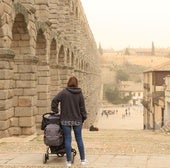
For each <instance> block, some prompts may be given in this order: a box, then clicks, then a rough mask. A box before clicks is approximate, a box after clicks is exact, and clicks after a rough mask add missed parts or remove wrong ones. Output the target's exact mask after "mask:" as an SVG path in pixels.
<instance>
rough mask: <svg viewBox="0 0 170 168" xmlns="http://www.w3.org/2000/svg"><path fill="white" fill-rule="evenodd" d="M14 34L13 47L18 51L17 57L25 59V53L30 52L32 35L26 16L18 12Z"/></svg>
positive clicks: (13, 29)
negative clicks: (30, 34) (29, 31)
mask: <svg viewBox="0 0 170 168" xmlns="http://www.w3.org/2000/svg"><path fill="white" fill-rule="evenodd" d="M12 36H13V38H12V43H11V48H12V49H13V50H14V51H15V53H16V57H15V59H24V57H25V55H28V54H30V48H29V47H30V46H29V40H30V36H29V33H28V29H27V24H26V22H25V19H24V16H23V15H22V14H20V13H18V14H17V15H16V17H15V20H14V24H13V28H12Z"/></svg>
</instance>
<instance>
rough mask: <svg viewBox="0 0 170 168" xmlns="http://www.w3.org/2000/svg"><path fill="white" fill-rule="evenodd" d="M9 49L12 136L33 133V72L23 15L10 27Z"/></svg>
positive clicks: (18, 16) (18, 15)
mask: <svg viewBox="0 0 170 168" xmlns="http://www.w3.org/2000/svg"><path fill="white" fill-rule="evenodd" d="M12 37H13V38H12V42H11V49H12V50H13V51H14V52H15V58H14V81H13V86H14V100H15V101H13V102H14V118H13V120H15V121H18V122H15V124H14V123H11V124H12V125H11V127H13V130H15V131H14V132H13V134H14V135H20V134H32V133H33V132H35V118H34V114H33V111H34V98H35V93H34V92H33V90H34V89H35V70H34V68H33V65H32V62H31V59H30V53H31V50H30V36H29V33H28V29H27V23H26V22H25V18H24V15H23V14H20V13H19V14H17V15H16V17H15V19H14V24H13V27H12Z"/></svg>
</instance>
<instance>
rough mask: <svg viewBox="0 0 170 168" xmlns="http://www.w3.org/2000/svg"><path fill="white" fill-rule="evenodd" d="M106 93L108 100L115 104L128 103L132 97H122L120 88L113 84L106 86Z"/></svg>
mask: <svg viewBox="0 0 170 168" xmlns="http://www.w3.org/2000/svg"><path fill="white" fill-rule="evenodd" d="M104 95H105V98H106V100H107V101H108V102H110V103H113V104H126V103H128V101H129V100H130V99H131V96H126V97H123V98H121V97H120V92H119V90H118V88H117V87H116V88H113V87H112V86H111V85H105V86H104Z"/></svg>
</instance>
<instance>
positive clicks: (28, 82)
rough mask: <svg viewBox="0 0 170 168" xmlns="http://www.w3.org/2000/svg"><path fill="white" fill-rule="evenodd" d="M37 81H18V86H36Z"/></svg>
mask: <svg viewBox="0 0 170 168" xmlns="http://www.w3.org/2000/svg"><path fill="white" fill-rule="evenodd" d="M35 86H36V85H35V83H34V82H32V81H16V87H17V88H30V87H31V88H35Z"/></svg>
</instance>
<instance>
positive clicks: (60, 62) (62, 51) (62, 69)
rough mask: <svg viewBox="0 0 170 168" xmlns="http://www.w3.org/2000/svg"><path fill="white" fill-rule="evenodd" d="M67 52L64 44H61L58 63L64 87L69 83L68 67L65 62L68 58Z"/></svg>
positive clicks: (61, 82)
mask: <svg viewBox="0 0 170 168" xmlns="http://www.w3.org/2000/svg"><path fill="white" fill-rule="evenodd" d="M65 57H66V52H65V49H64V46H63V45H61V46H60V49H59V53H58V65H59V68H60V69H59V78H60V86H61V88H64V87H65V86H66V83H67V75H68V69H67V67H66V64H65V60H66V58H65Z"/></svg>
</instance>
